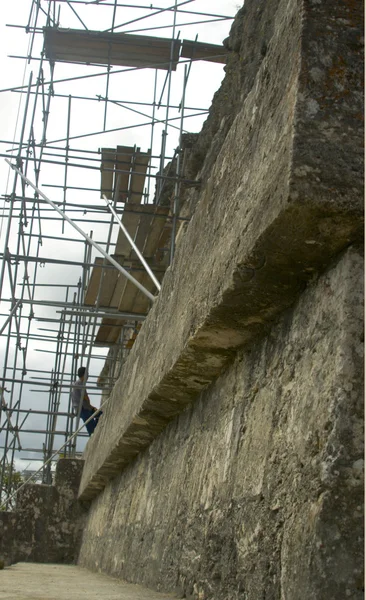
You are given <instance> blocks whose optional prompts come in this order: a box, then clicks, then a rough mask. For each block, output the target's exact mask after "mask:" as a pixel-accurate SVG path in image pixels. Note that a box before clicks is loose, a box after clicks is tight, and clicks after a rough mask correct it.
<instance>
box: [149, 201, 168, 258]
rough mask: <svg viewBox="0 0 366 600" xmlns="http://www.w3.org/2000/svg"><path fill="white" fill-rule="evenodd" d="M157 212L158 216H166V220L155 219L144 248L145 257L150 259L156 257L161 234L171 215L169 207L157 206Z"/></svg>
mask: <svg viewBox="0 0 366 600" xmlns="http://www.w3.org/2000/svg"><path fill="white" fill-rule="evenodd" d="M155 212H156V214H157V215H164V216H165V219H163V218H162V217H161V216H159V217H154V218H153V221H152V224H151V228H150V231H149V235H148V237H147V240H146V243H145V246H144V257H146V258H150V257H153V256H154V255H155V252H156V249H157V247H158V242H159V239H160V237H161V233H162V231H163V229H164V227H165V223H166V218H167V216H168V213H169V206H156V208H155Z"/></svg>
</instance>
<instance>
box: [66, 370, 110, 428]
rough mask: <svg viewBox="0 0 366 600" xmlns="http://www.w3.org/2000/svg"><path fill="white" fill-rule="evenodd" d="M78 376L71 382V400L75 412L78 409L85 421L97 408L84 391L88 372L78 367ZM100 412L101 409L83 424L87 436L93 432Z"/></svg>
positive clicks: (77, 412)
mask: <svg viewBox="0 0 366 600" xmlns="http://www.w3.org/2000/svg"><path fill="white" fill-rule="evenodd" d="M78 377H79V379H77V380H76V381H74V383H73V384H72V388H71V401H72V406H73V409H74V411H75V413H76V414H79V410H80V417H81V419H82V420H83V421H84V423H85V421H87V420H88V419H89V418H90V417H91V416H92V414H93V413H95V411H96V410H97V409H96V408H95V407H94V406H92V405H91V403H90V399H89V396H88V392H87V391H86V387H85V385H86V381H87V379H88V373H87V371H86V368H85V367H80V368H79V369H78ZM80 405H81V406H80ZM102 414H103V413H102V411H100V412H99V413H97V415H96V416H95V417H94V418H93V419H91V420H90V421H89V423H87V424H86V425H85V427H86V429H87V431H88V434H89V436H91V435H92V434H93V433H94V429H95V428H96V426H97V425H98V421H99V418H100V417H101V415H102Z"/></svg>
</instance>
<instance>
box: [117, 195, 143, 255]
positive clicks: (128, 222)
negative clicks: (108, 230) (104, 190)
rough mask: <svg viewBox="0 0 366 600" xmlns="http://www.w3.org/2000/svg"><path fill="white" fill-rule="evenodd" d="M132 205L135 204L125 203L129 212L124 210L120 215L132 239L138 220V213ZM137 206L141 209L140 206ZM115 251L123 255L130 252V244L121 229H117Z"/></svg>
mask: <svg viewBox="0 0 366 600" xmlns="http://www.w3.org/2000/svg"><path fill="white" fill-rule="evenodd" d="M134 206H135V205H133V204H130V203H128V204H126V207H127V208H128V211H129V212H124V213H123V216H122V223H123V225H124V226H125V228H126V229H127V231H128V233H129V235H130V236H131V238H132V239H133V240H134V239H135V236H136V231H137V228H138V224H139V220H140V214H139V212H138V211H137V210H136V211H135V210H134ZM138 208H140V209H141V207H138ZM130 211H131V212H130ZM115 253H116V254H118V255H123V256H125V257H127V256H129V255H130V253H131V244H130V242H129V241H128V240H127V238H126V236H125V234H124V233H123V231H122V230H121V229H119V231H118V237H117V243H116V248H115Z"/></svg>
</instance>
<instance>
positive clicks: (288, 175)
mask: <svg viewBox="0 0 366 600" xmlns="http://www.w3.org/2000/svg"><path fill="white" fill-rule="evenodd" d="M314 6H315V5H314ZM314 6H313V7H309V6H308V8H307V10H306V11H304V12H302V11H301V10H300V8H299V6H298V3H297V2H295V1H293V2H291V3H290V5H289V4H288V2H280V3H279V7H278V10H277V14H276V27H274V32H275V33H274V35H273V37H272V39H271V42H270V44H269V48H268V52H267V54H266V56H265V58H264V60H263V61H262V63H261V67H260V69H259V71H258V74H257V78H256V81H255V84H254V87H253V89H252V91H251V92H250V93H249V94H248V96H247V97H246V100H245V102H244V105H243V109H242V111H241V112H240V113H239V115H238V116H237V117H236V119H235V121H234V123H233V125H232V127H231V129H230V131H229V133H228V135H227V137H226V139H225V142H224V144H223V146H222V149H221V152H220V154H219V155H218V158H217V161H216V164H215V166H214V168H213V170H212V174H211V177H210V179H209V181H208V183H207V185H206V187H205V188H204V189H203V190H202V193H201V198H200V202H199V204H198V206H197V210H196V212H195V214H194V217H193V218H192V220H191V222H190V224H189V226H188V228H187V232H186V234H185V236H184V237H183V239H182V240H181V242H180V244H179V247H178V248H177V252H176V256H175V259H174V263H173V265H172V268H171V269H169V270H168V271H167V273H166V275H165V278H164V282H163V286H162V290H161V292H160V295H159V298H158V300H157V302H156V303H155V305H154V306H153V308H152V309H151V311H150V313H149V316H148V318H147V320H146V321H145V323H144V325H143V327H142V329H141V332H140V334H139V336H138V338H137V341H136V343H135V345H134V347H133V349H132V351H131V354H130V356H129V359H128V360H127V362H126V363H125V365H124V367H123V369H122V373H121V376H120V378H119V380H118V382H117V384H116V386H115V388H114V390H113V392H112V394H111V399H110V401H109V405H108V407H107V410H106V411H105V414H104V416H103V419H101V421H100V423H99V425H98V428H97V429H96V432H95V434H94V436H93V437H92V438H91V440H90V441H89V443H88V446H87V448H86V451H85V467H84V471H83V476H82V480H81V485H80V491H79V494H80V497H81V498H83V499H84V498H85V499H90V498H93V497H94V496H95V495H96V494H98V492H99V491H100V490H101V489H102V488H103V487H104V486H105V484H106V482H107V481H108V480H110V479H111V478H113V477H114V476H115V475H116V474H117V473H119V472H120V471H121V470H122V469H123V468H124V467H125V466H126V465H127V464H128V463H129V462H130V461H131V460H133V458H134V457H135V456H136V455H137V454H138V453H139V452H140V451H141V450H143V449H144V448H146V447H147V446H148V445H149V444H150V442H151V441H152V440H153V439H154V438H155V437H156V436H157V435H159V433H160V432H161V431H162V430H163V429H164V427H165V426H166V424H167V422H168V421H169V420H171V419H172V418H174V417H175V416H176V415H177V414H179V412H181V411H182V410H184V408H185V406H186V405H187V404H189V403H191V402H192V401H193V400H194V399H195V398H196V397H197V396H198V394H199V393H200V392H201V391H202V390H203V389H204V388H205V387H207V386H208V385H209V384H210V383H211V382H212V381H213V380H214V379H215V378H216V377H217V376H218V375H219V374H220V373H221V372H222V370H223V369H224V368H225V366H226V365H227V364H228V363H229V362H230V361H231V360H232V358H233V356H234V354H235V352H236V351H237V349H238V348H239V347H241V346H243V345H244V344H247V343H249V342H250V341H251V340H252V339H253V338H255V337H258V336H259V335H263V334H264V333H265V331H266V330H267V329H268V327H270V326H271V324H272V323H273V322H274V320H275V319H276V318H277V316H278V315H279V314H280V313H281V312H282V311H283V310H284V309H286V308H287V307H288V306H290V305H291V304H292V303H293V302H294V300H295V299H296V298H297V297H298V295H299V293H300V292H301V290H302V289H303V287H304V285H306V282H307V281H308V280H309V278H311V277H313V276H314V274H316V273H318V272H321V271H322V270H324V268H325V267H326V266H327V265H328V264H329V263H330V262H331V261H332V259H333V258H334V257H335V256H336V255H337V254H338V253H339V252H340V251H342V249H344V248H345V247H347V246H348V245H349V244H351V243H353V242H355V241H357V240H358V239H360V238H361V236H362V231H363V229H362V208H363V188H362V179H361V178H360V177H359V169H360V164H361V161H362V154H361V153H360V151H359V148H360V145H359V143H358V139H359V134H360V127H359V121H358V115H359V111H360V106H361V105H360V102H361V97H360V95H359V92H358V90H355V91H354V92H353V90H351V91H349V92H348V95H345V96H344V98H343V100H342V98H340V99H339V81H338V80H337V75H336V74H334V73H333V71H332V69H333V63H332V60H329V56H330V57H332V56H333V54H334V56H338V54H337V51H338V50H339V51H340V52H341V53H342V56H343V59H342V60H344V62H345V64H347V65H348V66H347V68H348V69H349V70H350V71H352V77H353V80H355V81H361V78H360V73H361V61H360V57H359V56H358V54H357V51H356V50H355V49H354V40H353V39H352V35H353V33H352V32H351V33H350V30H348V29H346V27H345V26H344V25H343V29H342V28H340V25H339V22H340V19H341V18H343V17H344V10H345V9H344V3H341V2H340V0H339V1H338V2H335V3H334V5H333V7H332V15H331V17H330V16H328V15H326V14H324V13H323V12H322V10H323V9H322V7H317V6H315V7H314ZM338 13H339V14H338ZM350 16H351V17H352V15H350ZM337 17H339V22H338V20H337ZM334 24H335V25H334ZM315 25H316V29H318V28H319V27H321V28H323V29H325V28H326V27H327V26H328V27H331V28H332V35H329V36H323V37H322V36H321V35H320V36H319V35H318V34H317V37H316V39H317V45H318V48H317V49H318V52H319V53H320V54H319V56H320V57H323V58H324V57H325V58H326V59H327V60H324V61H323V63H324V64H322V65H320V64H319V65H318V66H317V69H318V70H321V69H322V70H321V74H320V75H319V73H318V75H319V76H318V77H317V78H316V81H312V82H311V85H310V84H309V80H308V77H307V72H308V70H309V65H310V64H311V61H312V60H314V63H315V62H316V61H315V59H313V58H312V50H311V48H312V46H311V43H310V42H311V39H312V36H313V35H314V32H313V29H312V28H313V27H315ZM353 29H354V28H353ZM333 34H334V36H333ZM330 38H331V42H332V43H330V42H329V40H330ZM322 43H323V47H322ZM332 44H333V45H332ZM322 52H323V53H322ZM319 60H320V59H319ZM332 73H333V74H332ZM357 77H358V79H357ZM325 96H326V101H325V100H324V97H325ZM336 96H337V98H338V99H337V102H336V103H335V107H334V110H329V107H328V104H329V101H330V99H332V98H335V97H336ZM321 102H323V103H325V105H324V107H322V106H321ZM316 107H318V108H317V110H316V111H315V108H316ZM345 131H347V136H346V138H345V136H344V132H345ZM350 164H352V166H353V170H351V169H350V168H349V165H350Z"/></svg>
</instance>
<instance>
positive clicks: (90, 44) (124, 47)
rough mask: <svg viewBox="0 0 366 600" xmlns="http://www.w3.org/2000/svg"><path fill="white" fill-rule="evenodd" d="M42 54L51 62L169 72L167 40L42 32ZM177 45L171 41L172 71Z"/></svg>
mask: <svg viewBox="0 0 366 600" xmlns="http://www.w3.org/2000/svg"><path fill="white" fill-rule="evenodd" d="M44 37H45V51H46V56H47V58H49V59H51V60H56V61H57V60H61V61H76V62H81V63H90V62H95V63H100V64H106V65H107V64H112V65H118V66H123V65H125V66H139V67H149V66H150V67H153V68H155V67H156V68H160V69H163V70H167V69H168V68H169V61H170V50H171V41H170V40H169V39H167V38H157V37H150V36H136V35H131V34H124V33H103V32H99V31H82V30H72V29H54V28H48V27H46V28H44ZM179 49H180V41H179V40H175V41H174V49H173V63H172V69H173V70H176V64H177V62H178V60H179Z"/></svg>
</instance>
